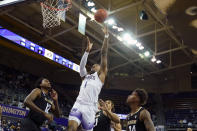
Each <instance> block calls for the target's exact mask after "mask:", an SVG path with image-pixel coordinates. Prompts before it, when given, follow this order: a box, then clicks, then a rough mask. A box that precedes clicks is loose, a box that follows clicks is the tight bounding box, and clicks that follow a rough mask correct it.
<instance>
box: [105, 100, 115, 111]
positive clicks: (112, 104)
mask: <svg viewBox="0 0 197 131" xmlns="http://www.w3.org/2000/svg"><path fill="white" fill-rule="evenodd" d="M106 101H110V103H111V106H112V109H111V111H112V112H115V108H114V102H113V101H112V100H106Z"/></svg>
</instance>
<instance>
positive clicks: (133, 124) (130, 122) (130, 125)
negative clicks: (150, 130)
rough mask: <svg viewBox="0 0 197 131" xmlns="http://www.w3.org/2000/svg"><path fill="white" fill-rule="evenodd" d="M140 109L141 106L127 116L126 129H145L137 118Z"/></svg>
mask: <svg viewBox="0 0 197 131" xmlns="http://www.w3.org/2000/svg"><path fill="white" fill-rule="evenodd" d="M142 110H144V108H143V107H142V108H141V109H140V110H139V111H138V112H136V113H135V114H133V115H131V114H129V115H128V116H127V131H147V130H146V128H145V125H144V122H143V121H140V119H139V117H140V112H141V111H142Z"/></svg>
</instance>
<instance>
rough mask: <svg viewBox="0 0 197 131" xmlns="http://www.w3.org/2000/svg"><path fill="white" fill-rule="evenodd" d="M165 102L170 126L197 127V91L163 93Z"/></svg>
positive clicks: (167, 122)
mask: <svg viewBox="0 0 197 131" xmlns="http://www.w3.org/2000/svg"><path fill="white" fill-rule="evenodd" d="M169 100H170V103H169ZM163 102H164V107H166V108H165V116H166V125H167V126H168V127H169V128H180V127H181V128H187V127H191V128H197V119H196V118H197V106H196V105H197V92H186V93H178V94H163Z"/></svg>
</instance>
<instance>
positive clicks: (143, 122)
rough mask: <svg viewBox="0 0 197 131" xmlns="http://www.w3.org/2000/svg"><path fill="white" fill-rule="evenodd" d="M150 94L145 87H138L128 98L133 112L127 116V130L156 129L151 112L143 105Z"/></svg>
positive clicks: (144, 130)
mask: <svg viewBox="0 0 197 131" xmlns="http://www.w3.org/2000/svg"><path fill="white" fill-rule="evenodd" d="M147 99H148V94H147V92H146V91H145V90H144V89H136V90H134V91H133V92H132V94H131V95H129V96H128V98H127V103H128V105H129V106H130V108H131V113H130V114H129V115H128V116H127V131H155V128H154V125H153V122H152V120H151V116H150V113H149V112H148V111H147V110H146V109H144V108H143V107H142V106H143V105H145V104H146V101H147Z"/></svg>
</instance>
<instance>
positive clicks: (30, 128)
mask: <svg viewBox="0 0 197 131" xmlns="http://www.w3.org/2000/svg"><path fill="white" fill-rule="evenodd" d="M20 131H41V129H40V128H39V127H38V126H36V124H35V123H34V122H33V121H32V120H30V119H28V118H25V119H23V120H22V122H21V129H20Z"/></svg>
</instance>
